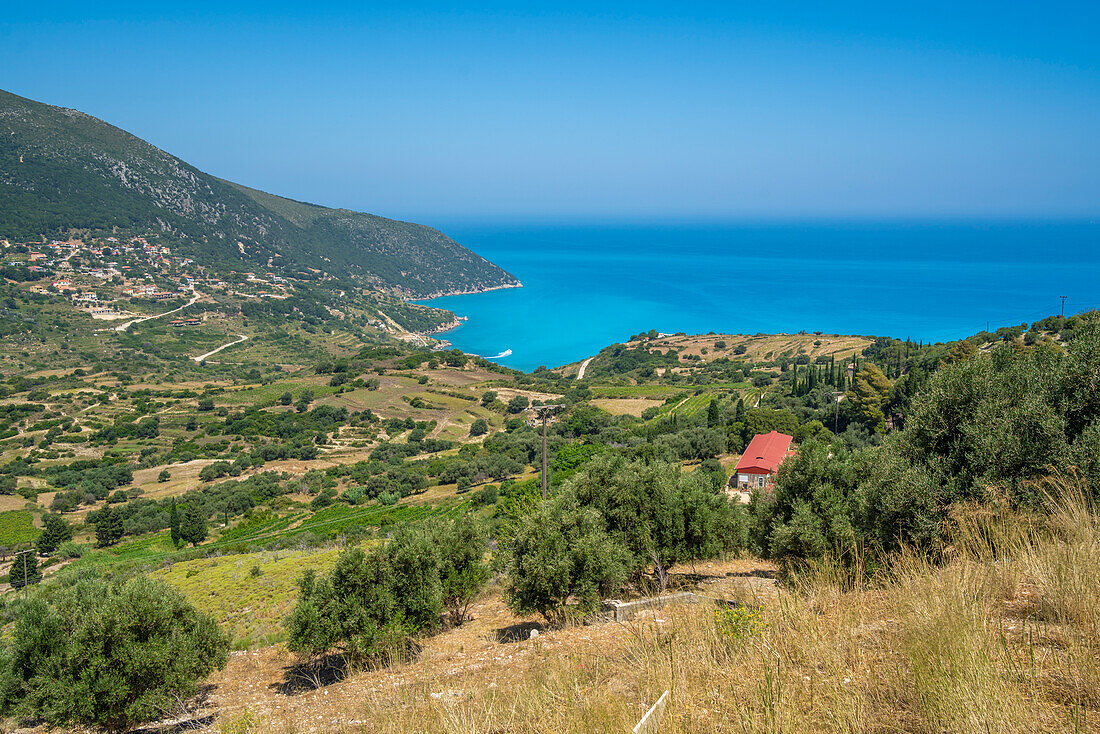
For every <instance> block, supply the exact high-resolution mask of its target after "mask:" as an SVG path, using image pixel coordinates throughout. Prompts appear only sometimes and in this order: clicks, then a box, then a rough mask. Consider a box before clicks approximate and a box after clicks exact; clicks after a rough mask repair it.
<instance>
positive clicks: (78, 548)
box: [57, 541, 86, 561]
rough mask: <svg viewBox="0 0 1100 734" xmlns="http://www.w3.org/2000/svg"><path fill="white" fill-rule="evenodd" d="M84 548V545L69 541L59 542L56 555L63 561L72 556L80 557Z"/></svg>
mask: <svg viewBox="0 0 1100 734" xmlns="http://www.w3.org/2000/svg"><path fill="white" fill-rule="evenodd" d="M85 550H86V546H83V545H81V544H80V543H73V542H71V541H70V542H68V543H62V544H61V546H60V547H59V548H58V549H57V557H58V558H60V559H61V560H63V561H67V560H69V559H72V558H80V557H82V556H83V555H84V551H85Z"/></svg>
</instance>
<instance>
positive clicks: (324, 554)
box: [152, 548, 339, 650]
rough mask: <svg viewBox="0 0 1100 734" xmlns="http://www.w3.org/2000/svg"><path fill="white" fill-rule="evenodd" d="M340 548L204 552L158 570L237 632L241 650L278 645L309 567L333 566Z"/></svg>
mask: <svg viewBox="0 0 1100 734" xmlns="http://www.w3.org/2000/svg"><path fill="white" fill-rule="evenodd" d="M338 553H339V551H338V549H335V548H332V549H326V550H315V551H270V552H261V553H242V554H238V555H230V556H220V557H213V558H198V559H195V560H191V561H183V562H180V563H173V564H172V565H170V566H168V567H166V568H162V569H159V570H157V571H155V572H153V574H152V575H153V576H155V577H157V578H160V579H161V580H163V581H167V582H168V583H170V584H172V585H173V586H175V587H176V588H178V589H179V590H180V591H182V592H183V593H184V595H185V596H186V597H187V598H188V599H189V600H190V601H191V603H192V604H194V605H195V607H196V608H198V609H200V610H201V611H204V612H206V613H207V614H210V615H211V616H213V617H214V619H216V620H217V621H218V623H219V624H221V625H222V628H223V629H224V630H225V631H226V632H228V633H229V635H230V636H231V638H232V646H233V649H235V650H243V649H249V648H252V647H256V646H265V645H272V644H274V643H276V642H279V641H281V640H282V639H283V637H284V634H283V629H282V624H281V623H282V620H283V618H284V617H285V616H286V615H287V614H288V613H289V612H290V609H291V607H293V604H294V598H295V594H296V593H297V584H298V580H299V579H300V578H301V576H302V573H303V572H304V571H306V570H308V569H313V570H316V571H319V572H323V571H327V570H328V569H329V568H331V567H332V565H333V564H334V563H335V562H336V556H337V554H338Z"/></svg>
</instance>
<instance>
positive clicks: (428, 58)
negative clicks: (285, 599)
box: [0, 2, 1100, 224]
mask: <svg viewBox="0 0 1100 734" xmlns="http://www.w3.org/2000/svg"><path fill="white" fill-rule="evenodd" d="M1098 29H1100V10H1098V9H1097V7H1096V6H1095V5H1091V4H1090V5H1086V4H1084V3H1069V4H1061V5H1058V6H1057V7H1054V6H1044V7H1035V6H1033V5H1029V4H1024V3H1008V4H1003V3H1002V4H998V5H996V6H990V5H987V4H977V3H969V4H962V5H958V4H947V3H932V4H926V5H922V6H921V7H920V8H916V9H912V10H909V9H899V8H888V7H882V6H881V5H877V4H872V3H857V4H850V5H846V6H845V7H844V8H833V9H829V10H827V11H826V10H825V9H821V8H818V7H817V6H815V5H814V4H812V3H798V4H792V5H785V6H784V7H783V8H781V9H780V8H773V7H768V6H757V5H750V4H716V3H687V4H680V5H678V6H677V7H676V8H675V9H674V10H670V9H668V8H666V7H662V6H661V5H658V4H646V3H635V4H631V5H629V6H627V5H615V4H607V3H604V4H601V5H598V6H596V5H591V4H579V3H574V4H568V3H567V4H562V5H557V6H555V7H554V9H553V10H546V9H541V8H538V7H535V6H530V7H526V6H523V5H522V4H499V5H497V6H495V7H494V6H492V5H481V6H479V7H478V8H477V9H476V10H475V9H471V8H469V7H466V8H461V7H459V8H456V7H453V6H446V5H442V4H439V5H433V4H420V5H417V6H413V5H392V4H391V5H387V6H384V7H382V6H379V7H370V6H363V5H353V4H347V5H343V6H341V5H339V4H338V5H335V6H326V7H325V8H317V7H305V8H303V7H299V6H295V5H291V4H279V3H274V4H273V3H264V4H259V3H218V4H212V3H201V2H200V3H197V4H191V5H188V6H187V7H185V8H167V9H162V8H151V7H149V6H147V5H144V4H138V3H127V2H106V3H100V4H97V5H95V6H94V7H91V6H87V5H85V4H76V3H66V2H62V3H51V4H49V5H46V6H41V7H39V6H35V7H31V6H23V7H17V8H11V9H8V10H7V11H6V18H5V19H4V20H3V21H0V42H3V43H4V45H5V48H6V56H7V58H8V61H9V63H8V64H7V68H6V69H5V73H4V74H3V75H2V76H0V88H4V89H7V90H9V91H12V92H14V93H16V94H19V95H22V96H25V97H30V98H32V99H36V100H39V101H43V102H47V103H50V104H56V105H61V106H65V107H73V108H76V109H80V110H82V111H84V112H87V113H89V114H92V115H95V116H97V117H100V118H102V119H104V120H106V121H107V122H109V123H111V124H113V125H117V126H119V127H121V128H123V129H126V130H128V131H130V132H132V133H134V134H135V135H138V136H139V137H142V138H144V139H145V140H148V141H149V142H151V143H152V144H154V145H157V146H158V147H161V148H163V149H165V150H167V151H168V152H170V153H172V154H174V155H177V156H179V157H180V158H182V159H183V160H185V161H187V162H188V163H191V164H192V165H195V166H196V167H198V168H200V169H202V170H204V171H206V172H208V173H211V174H214V175H216V176H220V177H223V178H227V179H230V180H233V181H236V182H239V183H242V184H246V185H248V186H252V187H256V188H260V189H263V190H266V191H270V192H272V193H275V194H279V195H282V196H287V197H290V198H294V199H299V200H305V201H310V202H314V203H318V204H324V205H326V206H335V207H346V208H350V209H357V210H361V211H368V212H372V213H377V214H381V215H384V216H389V217H394V218H399V219H409V220H414V221H424V222H426V223H430V224H431V223H437V222H442V223H445V222H448V221H458V220H468V221H469V220H487V219H497V220H500V221H509V220H513V221H547V220H560V219H563V218H564V219H566V220H571V221H578V222H592V221H594V220H604V221H608V222H616V223H621V222H629V221H638V222H653V221H684V220H692V221H707V220H746V221H752V220H755V221H760V220H776V221H779V220H782V221H791V220H811V221H820V220H841V221H851V220H881V219H891V220H898V219H900V220H920V221H927V220H930V219H961V220H967V221H976V220H990V221H997V220H1002V221H1003V220H1014V221H1016V220H1050V219H1074V220H1078V219H1085V220H1088V219H1093V218H1095V217H1097V216H1098V215H1100V136H1098V135H1097V134H1096V132H1097V130H1100V73H1098V70H1100V64H1098V63H1097V62H1098V61H1100V44H1096V43H1095V37H1096V35H1097V30H1098Z"/></svg>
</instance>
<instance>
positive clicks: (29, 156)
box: [0, 90, 519, 297]
mask: <svg viewBox="0 0 1100 734" xmlns="http://www.w3.org/2000/svg"><path fill="white" fill-rule="evenodd" d="M115 228H118V229H121V230H147V229H155V230H161V231H166V232H171V233H172V234H174V235H176V236H177V237H178V238H179V239H180V241H181V246H180V249H181V251H182V252H183V253H184V254H187V255H189V256H191V257H195V258H196V259H199V260H202V261H204V262H209V263H223V264H241V265H245V266H251V267H255V268H256V269H259V268H275V269H281V270H283V271H284V272H295V271H297V270H300V269H304V268H313V269H316V270H320V271H323V272H327V273H329V274H331V275H333V276H336V277H338V278H348V279H353V280H356V281H358V282H360V283H361V284H363V285H367V286H376V287H382V288H386V289H392V290H395V291H397V292H399V293H401V294H403V295H409V296H417V297H428V296H432V295H437V294H441V293H456V292H466V291H479V290H485V289H491V288H499V287H507V286H515V285H518V284H519V282H518V281H517V280H516V278H515V277H513V276H512V275H510V274H509V273H507V272H505V271H504V270H502V269H501V268H499V267H497V266H496V265H494V264H493V263H491V262H489V261H488V260H486V259H485V258H482V257H480V256H478V255H476V254H475V253H473V252H471V251H470V250H468V249H466V248H465V247H463V246H462V245H460V244H458V243H457V242H455V241H454V240H452V239H451V238H449V237H447V236H446V235H444V234H443V233H441V232H439V231H437V230H435V229H432V228H430V227H425V226H423V225H419V224H412V223H409V222H399V221H396V220H392V219H386V218H384V217H378V216H374V215H372V214H364V213H361V212H355V211H351V210H347V209H330V208H327V207H323V206H318V205H315V204H306V203H302V202H297V201H292V200H290V199H285V198H282V197H279V196H275V195H273V194H268V193H265V192H262V191H256V190H254V189H250V188H247V187H245V186H240V185H238V184H234V183H231V182H229V181H223V180H221V179H219V178H215V177H214V176H211V175H209V174H206V173H203V172H202V171H200V170H198V169H196V168H195V167H193V166H191V165H188V164H187V163H186V162H184V161H182V160H180V159H179V158H176V157H175V156H173V155H171V154H169V153H166V152H164V151H162V150H160V149H158V148H156V147H154V146H152V145H150V144H149V143H147V142H145V141H144V140H141V139H140V138H137V137H135V136H133V135H131V134H130V133H128V132H126V131H124V130H120V129H119V128H117V127H114V126H112V125H109V124H107V123H105V122H103V121H102V120H99V119H97V118H95V117H92V116H90V115H86V114H84V113H82V112H79V111H76V110H71V109H65V108H62V107H54V106H52V105H47V104H42V103H39V102H35V101H32V100H29V99H25V98H23V97H19V96H17V95H14V94H11V93H9V92H5V91H2V90H0V238H5V237H6V238H9V239H33V238H39V237H41V236H42V235H49V234H55V235H62V234H66V233H68V232H70V231H73V230H80V231H111V230H114V229H115Z"/></svg>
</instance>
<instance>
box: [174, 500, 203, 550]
mask: <svg viewBox="0 0 1100 734" xmlns="http://www.w3.org/2000/svg"><path fill="white" fill-rule="evenodd" d="M180 537H181V538H183V541H184V542H185V543H190V544H191V545H198V544H199V543H201V542H202V541H204V540H206V518H205V517H203V514H202V512H200V511H199V508H197V507H195V506H194V505H184V506H183V512H182V513H181V514H180Z"/></svg>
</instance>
